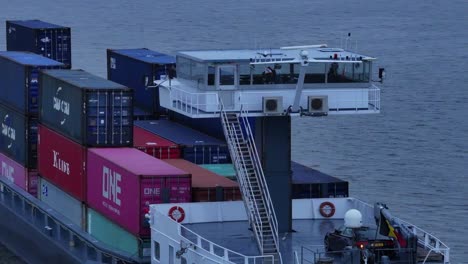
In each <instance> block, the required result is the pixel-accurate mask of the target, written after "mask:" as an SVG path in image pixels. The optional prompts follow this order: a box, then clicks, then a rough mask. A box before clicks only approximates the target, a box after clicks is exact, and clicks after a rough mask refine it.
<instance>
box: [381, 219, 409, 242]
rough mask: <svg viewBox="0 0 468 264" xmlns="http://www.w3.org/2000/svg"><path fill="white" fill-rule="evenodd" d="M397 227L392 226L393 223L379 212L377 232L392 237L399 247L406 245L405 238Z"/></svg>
mask: <svg viewBox="0 0 468 264" xmlns="http://www.w3.org/2000/svg"><path fill="white" fill-rule="evenodd" d="M398 229H399V228H398V227H397V228H395V227H393V225H392V224H391V223H390V221H389V220H388V219H387V218H386V217H385V216H384V214H382V213H380V222H379V234H381V235H384V236H388V237H393V238H395V239H396V240H397V241H398V243H399V244H400V247H406V245H407V243H406V239H405V238H404V237H403V235H402V234H401V232H399V230H398Z"/></svg>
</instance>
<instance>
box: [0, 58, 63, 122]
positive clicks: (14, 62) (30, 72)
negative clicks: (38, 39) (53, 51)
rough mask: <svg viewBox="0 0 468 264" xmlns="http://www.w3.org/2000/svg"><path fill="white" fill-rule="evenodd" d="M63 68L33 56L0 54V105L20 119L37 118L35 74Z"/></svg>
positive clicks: (60, 64)
mask: <svg viewBox="0 0 468 264" xmlns="http://www.w3.org/2000/svg"><path fill="white" fill-rule="evenodd" d="M60 68H63V64H62V63H60V62H56V61H54V60H51V59H48V58H44V57H42V56H39V55H37V54H33V53H28V52H16V51H0V101H1V103H2V104H5V105H8V106H9V107H11V108H13V109H15V110H16V111H18V112H20V113H22V114H24V115H33V116H37V113H38V107H39V105H38V104H39V98H38V96H39V72H40V70H41V69H60Z"/></svg>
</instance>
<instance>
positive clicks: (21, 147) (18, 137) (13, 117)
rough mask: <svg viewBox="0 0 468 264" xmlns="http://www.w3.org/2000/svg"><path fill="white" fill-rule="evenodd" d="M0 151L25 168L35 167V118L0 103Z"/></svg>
mask: <svg viewBox="0 0 468 264" xmlns="http://www.w3.org/2000/svg"><path fill="white" fill-rule="evenodd" d="M0 121H1V122H2V127H1V129H2V130H1V134H0V151H1V152H2V153H3V154H5V155H7V156H9V157H10V158H12V159H13V160H15V161H16V162H18V163H20V164H21V165H23V166H24V167H26V168H29V169H36V168H37V118H34V117H28V116H25V115H22V114H21V113H18V112H16V111H14V110H13V109H11V108H8V107H6V106H4V105H1V104H0Z"/></svg>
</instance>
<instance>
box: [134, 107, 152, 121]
mask: <svg viewBox="0 0 468 264" xmlns="http://www.w3.org/2000/svg"><path fill="white" fill-rule="evenodd" d="M151 119H154V116H153V115H152V114H150V113H148V112H146V111H143V110H142V109H141V108H138V107H135V106H134V107H133V120H151Z"/></svg>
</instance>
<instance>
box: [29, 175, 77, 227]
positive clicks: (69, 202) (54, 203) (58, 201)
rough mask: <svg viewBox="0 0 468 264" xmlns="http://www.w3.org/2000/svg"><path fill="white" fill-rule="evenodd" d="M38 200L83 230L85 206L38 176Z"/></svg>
mask: <svg viewBox="0 0 468 264" xmlns="http://www.w3.org/2000/svg"><path fill="white" fill-rule="evenodd" d="M39 182H40V184H39V186H40V192H39V195H38V198H39V200H41V201H43V202H45V203H46V204H47V205H49V206H50V207H51V208H52V209H54V210H55V211H57V212H59V213H60V214H62V215H63V216H65V217H67V218H68V219H69V220H70V221H71V222H72V223H74V224H75V225H77V226H79V227H81V228H82V229H83V230H85V227H86V206H85V204H84V203H82V202H80V201H79V200H77V199H75V198H73V197H72V196H70V195H69V194H67V193H66V192H64V191H63V190H61V189H60V188H58V187H57V186H55V185H54V184H52V183H50V182H49V181H47V180H46V179H45V178H40V180H39Z"/></svg>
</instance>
